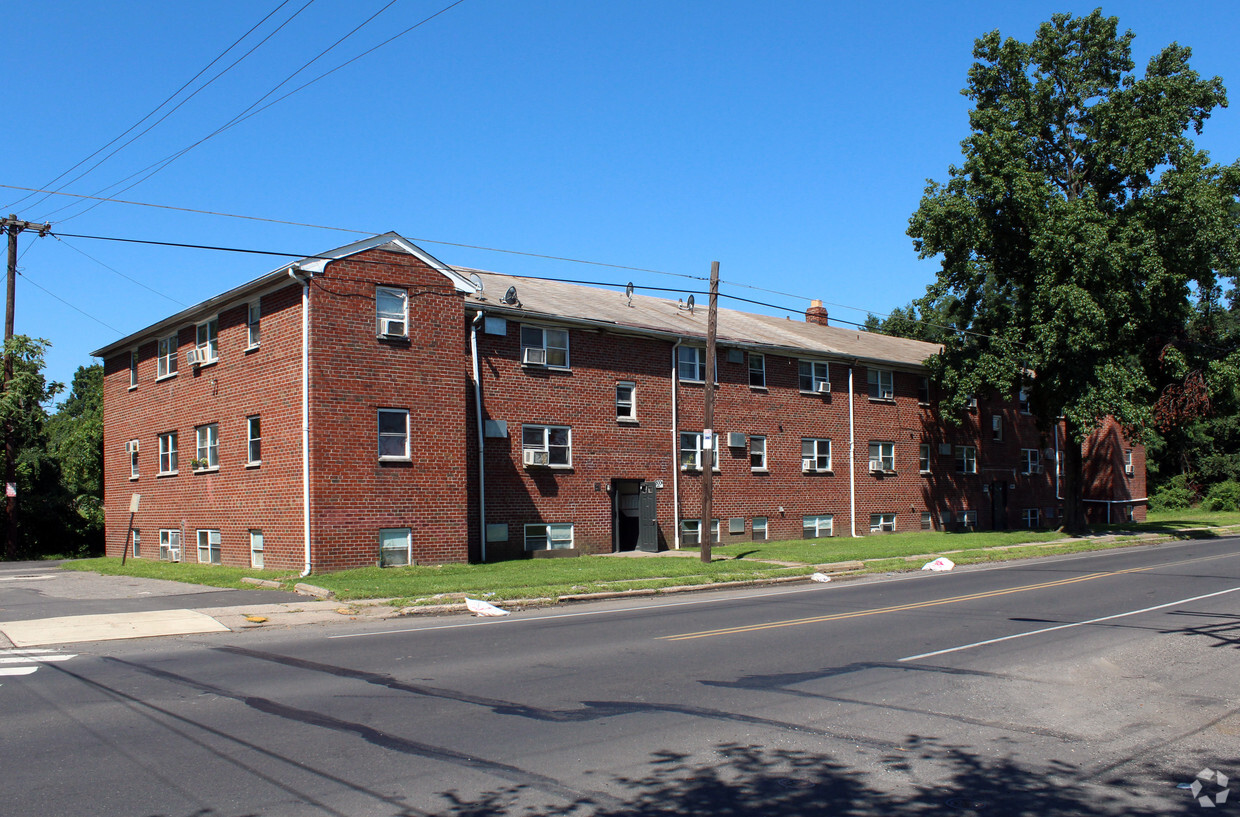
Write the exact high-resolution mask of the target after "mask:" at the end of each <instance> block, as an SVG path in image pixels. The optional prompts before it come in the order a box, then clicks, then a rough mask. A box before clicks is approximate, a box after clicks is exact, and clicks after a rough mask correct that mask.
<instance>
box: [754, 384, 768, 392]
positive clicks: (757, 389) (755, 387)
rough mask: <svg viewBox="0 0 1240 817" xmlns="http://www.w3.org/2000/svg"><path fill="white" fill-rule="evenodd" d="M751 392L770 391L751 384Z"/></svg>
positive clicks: (764, 387)
mask: <svg viewBox="0 0 1240 817" xmlns="http://www.w3.org/2000/svg"><path fill="white" fill-rule="evenodd" d="M749 390H750V391H770V389H768V388H767V387H766V386H755V385H754V384H752V383H750V384H749Z"/></svg>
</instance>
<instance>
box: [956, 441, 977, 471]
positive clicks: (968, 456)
mask: <svg viewBox="0 0 1240 817" xmlns="http://www.w3.org/2000/svg"><path fill="white" fill-rule="evenodd" d="M956 473H958V474H976V473H977V448H975V447H974V446H971V445H958V446H956Z"/></svg>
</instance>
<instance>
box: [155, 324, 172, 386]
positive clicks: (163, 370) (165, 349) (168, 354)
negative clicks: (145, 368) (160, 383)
mask: <svg viewBox="0 0 1240 817" xmlns="http://www.w3.org/2000/svg"><path fill="white" fill-rule="evenodd" d="M176 373H177V336H176V335H169V336H168V337H166V338H160V339H159V364H158V366H157V367H156V370H155V377H156V379H157V380H158V379H159V378H161V377H172V376H173V375H174V374H176Z"/></svg>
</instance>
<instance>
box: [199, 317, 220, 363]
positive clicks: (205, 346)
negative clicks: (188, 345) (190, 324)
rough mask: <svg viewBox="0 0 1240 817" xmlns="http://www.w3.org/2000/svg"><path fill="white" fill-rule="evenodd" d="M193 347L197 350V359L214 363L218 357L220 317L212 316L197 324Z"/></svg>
mask: <svg viewBox="0 0 1240 817" xmlns="http://www.w3.org/2000/svg"><path fill="white" fill-rule="evenodd" d="M194 348H196V349H197V350H198V359H199V360H200V361H202V362H204V363H214V362H215V361H216V360H218V359H219V357H220V319H219V318H212V319H210V320H208V321H203V322H202V323H200V324H198V326H197V328H196V330H195V335H194Z"/></svg>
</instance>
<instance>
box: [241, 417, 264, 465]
mask: <svg viewBox="0 0 1240 817" xmlns="http://www.w3.org/2000/svg"><path fill="white" fill-rule="evenodd" d="M245 438H246V439H245V457H246V460H245V464H246V465H258V464H260V463H261V462H262V461H263V426H262V421H261V419H260V418H259V416H258V415H257V414H254V415H252V416H250V417H246V418H245Z"/></svg>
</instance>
